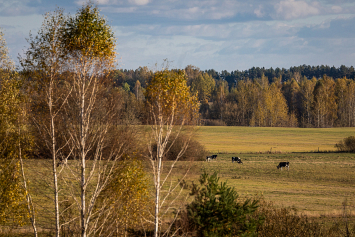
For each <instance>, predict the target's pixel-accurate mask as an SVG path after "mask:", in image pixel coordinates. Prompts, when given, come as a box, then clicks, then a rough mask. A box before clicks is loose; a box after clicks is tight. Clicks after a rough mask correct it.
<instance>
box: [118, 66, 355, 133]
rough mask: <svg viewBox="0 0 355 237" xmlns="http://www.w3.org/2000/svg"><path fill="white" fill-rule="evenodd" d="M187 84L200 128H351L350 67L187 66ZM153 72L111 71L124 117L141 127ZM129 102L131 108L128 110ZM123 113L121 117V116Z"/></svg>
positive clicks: (354, 87) (354, 103) (354, 91)
mask: <svg viewBox="0 0 355 237" xmlns="http://www.w3.org/2000/svg"><path fill="white" fill-rule="evenodd" d="M185 73H186V75H187V78H188V81H187V84H188V86H190V90H191V92H192V93H197V95H198V100H199V102H200V119H201V120H200V124H201V125H228V126H259V127H264V126H266V127H317V128H324V127H353V126H354V125H355V84H354V75H355V74H354V68H353V66H351V67H346V66H344V65H342V66H341V67H339V68H335V67H334V66H333V67H329V66H323V65H322V66H317V67H314V66H312V67H311V66H306V65H303V66H299V67H291V68H290V69H288V70H286V69H279V68H276V69H275V70H274V69H272V68H270V69H264V68H262V69H261V68H251V69H249V70H246V71H234V72H231V73H229V72H227V71H222V72H221V73H218V72H216V71H215V70H205V71H202V70H200V69H199V68H197V67H195V66H192V65H189V66H187V67H186V68H185ZM152 75H153V72H152V71H151V70H149V69H148V68H147V67H139V68H138V69H136V70H127V69H124V70H123V69H121V70H114V71H113V72H112V73H111V77H112V79H113V80H114V83H115V85H116V86H117V87H119V88H120V89H121V90H122V92H125V93H121V94H122V96H124V97H125V99H124V100H123V103H124V104H126V105H125V106H124V108H126V109H128V110H129V111H128V110H126V116H128V117H129V118H130V119H131V121H135V122H139V123H142V124H144V123H145V122H146V118H145V116H144V104H143V103H142V101H144V99H145V98H144V91H145V87H146V85H147V83H148V82H149V80H150V78H151V76H152ZM128 104H129V106H128ZM123 114H124V113H123Z"/></svg>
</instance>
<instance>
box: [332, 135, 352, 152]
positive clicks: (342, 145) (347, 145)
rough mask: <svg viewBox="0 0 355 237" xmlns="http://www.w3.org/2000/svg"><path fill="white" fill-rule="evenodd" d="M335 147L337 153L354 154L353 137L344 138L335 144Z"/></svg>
mask: <svg viewBox="0 0 355 237" xmlns="http://www.w3.org/2000/svg"><path fill="white" fill-rule="evenodd" d="M335 147H336V148H337V149H338V151H343V152H355V137H354V136H350V137H347V138H344V139H343V140H342V141H340V142H339V143H337V144H335Z"/></svg>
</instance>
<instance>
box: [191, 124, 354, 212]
mask: <svg viewBox="0 0 355 237" xmlns="http://www.w3.org/2000/svg"><path fill="white" fill-rule="evenodd" d="M351 135H355V128H329V129H328V128H321V129H315V128H311V129H308V128H256V127H199V128H198V130H197V134H196V139H197V140H198V141H199V142H200V143H202V144H203V145H204V146H205V147H206V149H207V150H208V151H209V152H210V155H212V154H218V157H217V160H214V161H211V162H200V163H199V167H200V169H201V170H207V171H208V172H214V171H216V172H218V174H219V177H221V180H222V181H227V182H228V184H229V185H230V186H233V187H235V188H236V190H237V191H238V193H239V194H240V196H252V195H256V194H262V195H263V196H264V198H265V199H266V200H269V201H273V202H274V203H275V204H276V205H277V206H280V207H281V206H292V207H296V208H297V209H298V210H299V211H301V212H302V213H305V214H308V215H310V216H320V215H333V214H340V213H341V212H342V203H343V201H344V200H345V199H347V201H348V203H349V204H352V205H354V204H355V154H353V153H337V152H335V151H336V149H335V148H334V145H335V143H337V142H339V141H340V140H342V139H343V138H345V137H348V136H351ZM318 149H319V152H318ZM331 151H333V152H331ZM232 156H239V157H240V158H241V159H242V161H243V164H238V163H236V162H235V163H232V162H231V157H232ZM282 161H289V162H290V169H289V171H288V170H287V169H285V168H283V170H282V171H281V170H278V169H277V168H276V166H277V165H278V163H279V162H282ZM196 178H197V177H196Z"/></svg>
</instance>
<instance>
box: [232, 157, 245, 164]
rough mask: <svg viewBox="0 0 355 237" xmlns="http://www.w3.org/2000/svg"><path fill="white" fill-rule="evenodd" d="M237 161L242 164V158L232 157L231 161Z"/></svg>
mask: <svg viewBox="0 0 355 237" xmlns="http://www.w3.org/2000/svg"><path fill="white" fill-rule="evenodd" d="M233 162H237V163H238V164H243V162H242V160H241V159H240V158H239V157H232V163H233Z"/></svg>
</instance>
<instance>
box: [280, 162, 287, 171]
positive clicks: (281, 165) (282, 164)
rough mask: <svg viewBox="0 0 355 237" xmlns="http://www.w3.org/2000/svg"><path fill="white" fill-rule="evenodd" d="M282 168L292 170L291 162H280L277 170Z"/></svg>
mask: <svg viewBox="0 0 355 237" xmlns="http://www.w3.org/2000/svg"><path fill="white" fill-rule="evenodd" d="M282 167H287V170H290V162H280V163H279V165H278V166H277V168H278V169H279V168H281V170H282Z"/></svg>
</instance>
